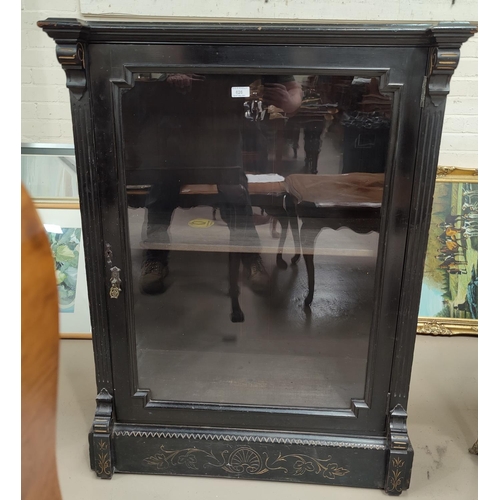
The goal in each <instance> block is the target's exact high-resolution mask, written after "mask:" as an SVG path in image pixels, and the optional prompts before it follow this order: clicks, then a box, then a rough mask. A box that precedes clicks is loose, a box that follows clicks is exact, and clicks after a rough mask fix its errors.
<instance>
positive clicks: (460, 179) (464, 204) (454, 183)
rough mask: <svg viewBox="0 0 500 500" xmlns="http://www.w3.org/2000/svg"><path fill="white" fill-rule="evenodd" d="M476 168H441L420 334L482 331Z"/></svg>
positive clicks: (421, 303) (433, 212)
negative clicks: (479, 303)
mask: <svg viewBox="0 0 500 500" xmlns="http://www.w3.org/2000/svg"><path fill="white" fill-rule="evenodd" d="M478 275H479V269H478V171H477V169H465V168H455V167H438V173H437V179H436V187H435V191H434V201H433V206H432V216H431V227H430V229H429V242H428V246H427V255H426V259H425V269H424V278H423V282H422V292H421V298H420V308H419V322H418V327H417V333H422V334H430V335H477V334H478Z"/></svg>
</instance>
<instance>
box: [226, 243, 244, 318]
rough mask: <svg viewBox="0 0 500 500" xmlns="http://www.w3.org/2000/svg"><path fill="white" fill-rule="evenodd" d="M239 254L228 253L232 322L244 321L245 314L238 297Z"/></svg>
mask: <svg viewBox="0 0 500 500" xmlns="http://www.w3.org/2000/svg"><path fill="white" fill-rule="evenodd" d="M240 260H241V255H240V254H239V253H238V252H230V253H229V296H230V297H231V321H232V322H233V323H242V322H243V321H245V315H244V314H243V311H242V310H241V307H240V301H239V300H238V297H239V295H240V288H239V286H238V278H239V275H240Z"/></svg>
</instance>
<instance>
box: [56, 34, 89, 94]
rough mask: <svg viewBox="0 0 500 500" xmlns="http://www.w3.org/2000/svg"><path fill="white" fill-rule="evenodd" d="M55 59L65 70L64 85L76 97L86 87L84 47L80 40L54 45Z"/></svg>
mask: <svg viewBox="0 0 500 500" xmlns="http://www.w3.org/2000/svg"><path fill="white" fill-rule="evenodd" d="M56 56H57V60H58V61H59V63H60V64H61V66H62V68H63V70H64V71H65V72H66V86H67V87H68V89H69V90H70V92H72V93H73V94H74V95H75V96H76V97H77V98H78V99H81V97H82V96H83V93H84V92H85V89H86V88H87V77H86V74H85V49H84V46H83V44H82V43H81V42H77V43H76V44H65V43H61V44H58V45H57V46H56Z"/></svg>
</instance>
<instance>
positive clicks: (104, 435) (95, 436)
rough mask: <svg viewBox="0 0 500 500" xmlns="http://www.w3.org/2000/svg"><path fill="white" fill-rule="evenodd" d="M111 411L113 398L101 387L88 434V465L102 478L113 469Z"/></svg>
mask: <svg viewBox="0 0 500 500" xmlns="http://www.w3.org/2000/svg"><path fill="white" fill-rule="evenodd" d="M112 412H113V398H112V396H111V395H110V394H109V392H108V391H106V389H102V390H101V392H100V393H99V395H98V396H97V409H96V413H95V417H94V422H93V424H92V430H91V432H90V435H89V445H90V466H91V468H92V470H94V471H95V473H96V474H97V476H98V477H100V478H102V479H111V477H112V476H113V470H114V464H113V450H112V443H111V434H112Z"/></svg>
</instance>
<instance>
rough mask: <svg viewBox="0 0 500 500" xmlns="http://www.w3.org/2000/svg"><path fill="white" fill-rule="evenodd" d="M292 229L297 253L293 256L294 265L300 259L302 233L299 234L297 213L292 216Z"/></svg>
mask: <svg viewBox="0 0 500 500" xmlns="http://www.w3.org/2000/svg"><path fill="white" fill-rule="evenodd" d="M290 229H291V230H292V236H293V242H294V244H295V255H294V256H293V257H292V265H295V264H297V262H298V260H299V259H300V253H301V249H300V235H299V221H298V219H297V215H296V214H293V215H292V216H291V217H290Z"/></svg>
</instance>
